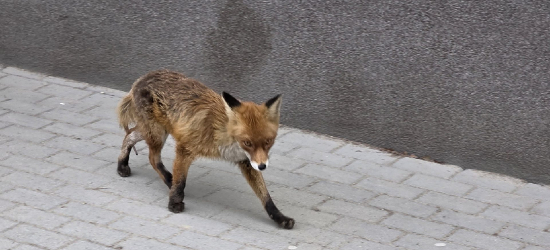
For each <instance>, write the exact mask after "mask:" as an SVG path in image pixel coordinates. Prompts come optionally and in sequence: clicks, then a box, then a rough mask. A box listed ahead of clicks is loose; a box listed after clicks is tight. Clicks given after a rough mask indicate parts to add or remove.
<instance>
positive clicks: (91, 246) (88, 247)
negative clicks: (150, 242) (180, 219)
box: [62, 240, 166, 250]
mask: <svg viewBox="0 0 550 250" xmlns="http://www.w3.org/2000/svg"><path fill="white" fill-rule="evenodd" d="M62 249H64V250H114V249H115V248H111V247H106V246H102V245H99V244H95V243H91V242H88V241H83V240H79V241H77V242H75V243H73V244H70V245H68V246H66V247H64V248H62ZM128 249H132V248H128ZM140 249H144V248H140ZM162 249H166V248H162Z"/></svg>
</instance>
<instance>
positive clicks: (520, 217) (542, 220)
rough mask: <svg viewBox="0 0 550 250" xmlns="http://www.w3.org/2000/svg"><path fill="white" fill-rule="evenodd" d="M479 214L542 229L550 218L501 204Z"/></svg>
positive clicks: (548, 223)
mask: <svg viewBox="0 0 550 250" xmlns="http://www.w3.org/2000/svg"><path fill="white" fill-rule="evenodd" d="M481 215H482V216H484V217H487V218H492V219H495V220H498V221H504V222H509V223H515V224H518V225H522V226H526V227H531V228H536V229H540V230H544V229H546V228H547V227H548V226H550V218H548V217H543V216H540V215H534V214H529V213H527V212H523V211H518V210H514V209H511V208H507V207H503V206H491V207H489V208H488V209H487V210H485V211H484V212H483V213H481Z"/></svg>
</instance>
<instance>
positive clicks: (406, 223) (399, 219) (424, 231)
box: [382, 213, 455, 238]
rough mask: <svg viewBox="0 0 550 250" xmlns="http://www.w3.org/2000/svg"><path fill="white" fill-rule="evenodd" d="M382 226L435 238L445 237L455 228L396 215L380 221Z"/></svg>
mask: <svg viewBox="0 0 550 250" xmlns="http://www.w3.org/2000/svg"><path fill="white" fill-rule="evenodd" d="M382 224H384V225H386V226H390V227H393V228H399V229H401V230H404V231H408V232H414V233H417V234H421V235H427V236H431V237H435V238H442V237H445V236H446V235H448V234H449V233H450V232H451V231H453V230H454V229H455V227H453V226H450V225H447V224H442V223H437V222H432V221H427V220H423V219H418V218H414V217H411V216H407V215H403V214H397V213H396V214H393V215H391V216H390V217H389V218H387V219H385V220H384V221H382Z"/></svg>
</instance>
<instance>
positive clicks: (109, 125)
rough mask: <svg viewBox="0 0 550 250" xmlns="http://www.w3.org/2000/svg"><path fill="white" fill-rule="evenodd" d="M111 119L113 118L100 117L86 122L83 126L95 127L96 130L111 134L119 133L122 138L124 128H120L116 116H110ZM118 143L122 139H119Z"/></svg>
mask: <svg viewBox="0 0 550 250" xmlns="http://www.w3.org/2000/svg"><path fill="white" fill-rule="evenodd" d="M103 112H104V111H103ZM94 117H95V116H94ZM112 119H114V120H106V119H102V120H99V121H96V122H93V123H90V124H86V125H85V127H86V128H91V129H95V130H98V131H103V132H107V133H111V134H116V135H120V136H121V137H122V138H123V137H124V135H125V132H124V129H122V128H120V126H119V125H118V122H117V120H116V118H112ZM120 143H121V144H122V141H120Z"/></svg>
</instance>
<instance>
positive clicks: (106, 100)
mask: <svg viewBox="0 0 550 250" xmlns="http://www.w3.org/2000/svg"><path fill="white" fill-rule="evenodd" d="M89 87H92V86H89ZM86 91H88V92H93V94H92V95H90V96H87V97H85V98H82V99H81V100H80V101H82V102H84V103H93V104H97V105H100V106H102V107H103V108H110V109H109V110H108V111H106V112H111V113H115V112H114V110H115V109H116V107H117V105H118V102H120V100H121V99H122V96H120V94H115V93H120V92H118V91H116V90H109V89H108V88H105V89H101V90H100V91H98V90H97V89H92V90H90V88H86ZM101 92H113V93H112V94H109V93H101ZM117 95H118V96H117ZM123 96H126V93H124V95H123Z"/></svg>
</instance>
